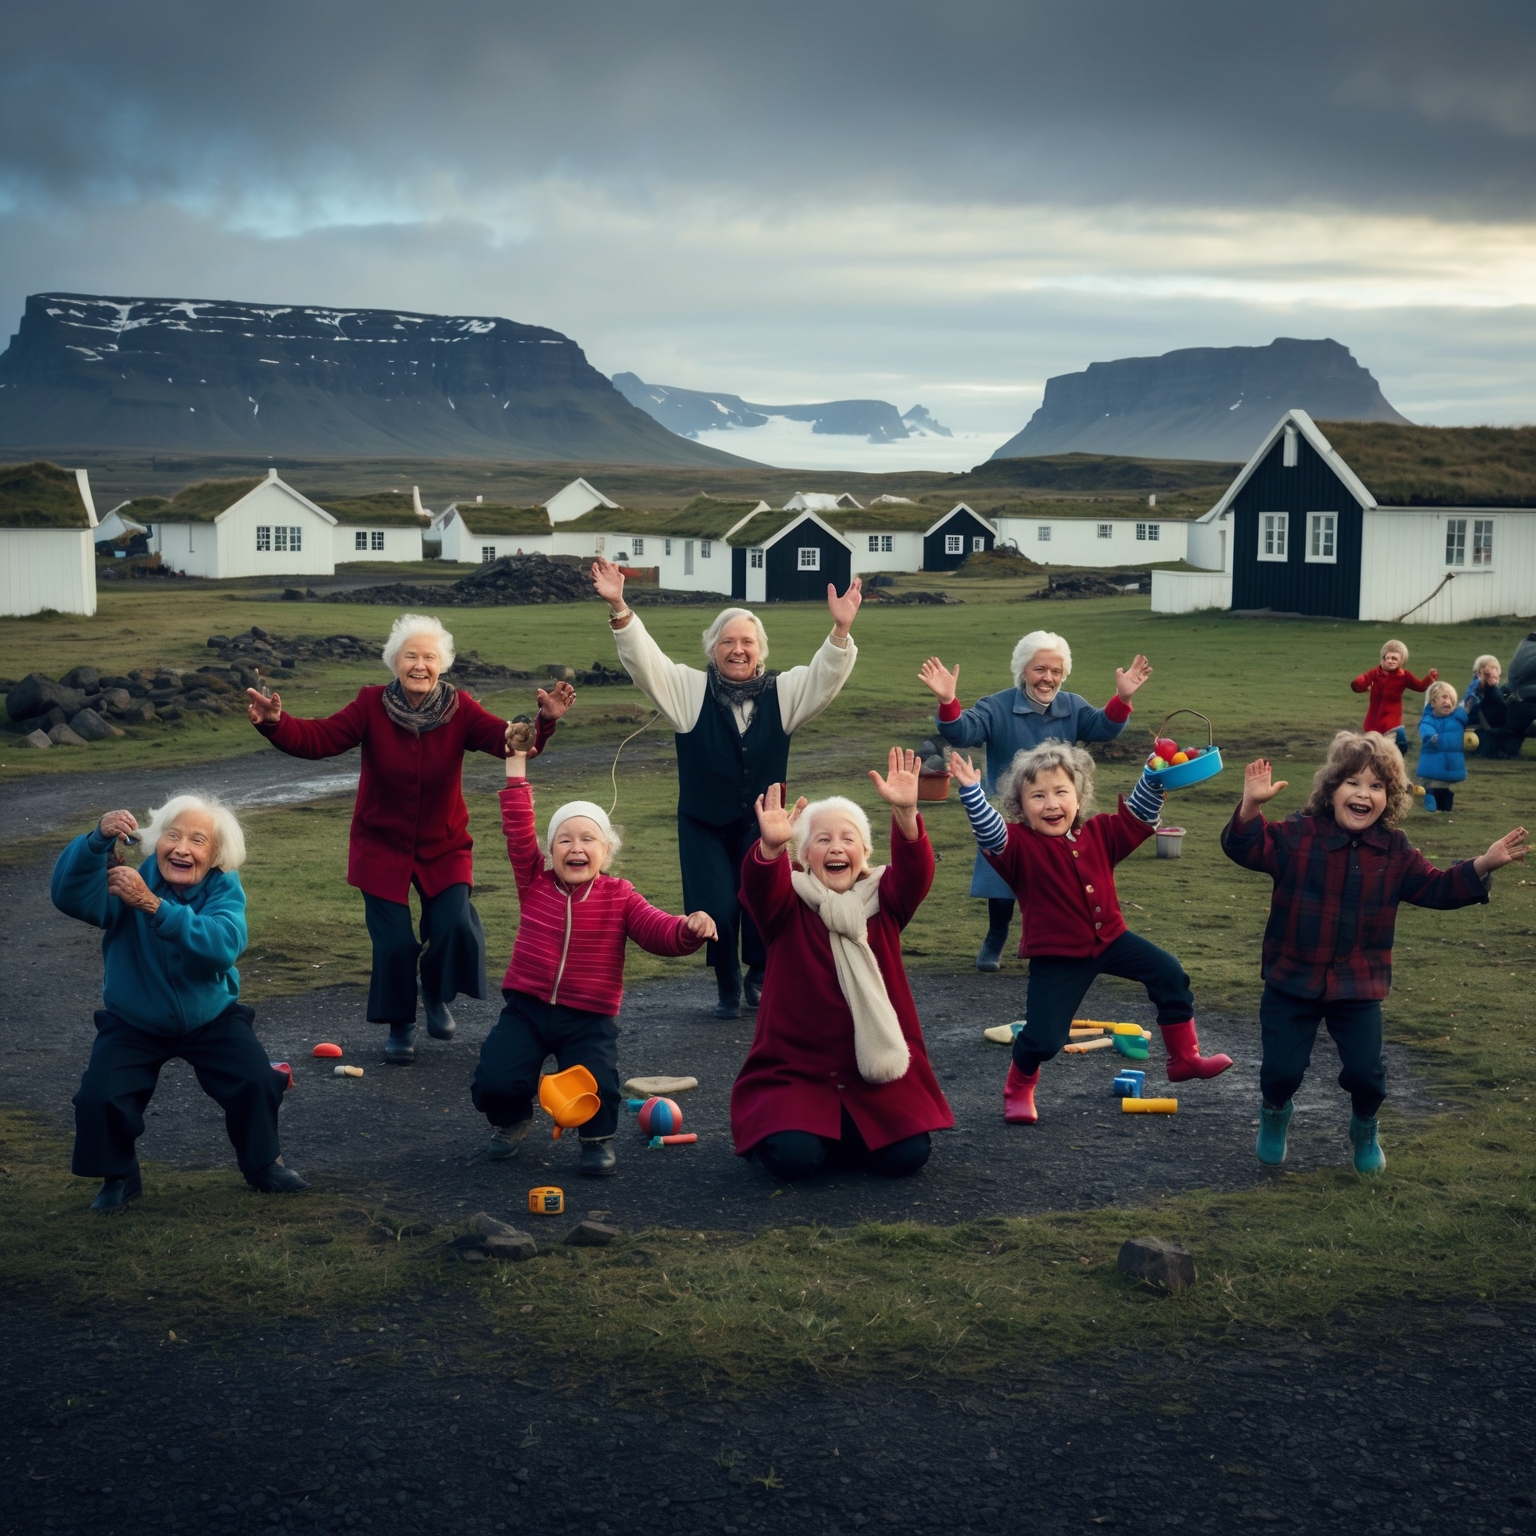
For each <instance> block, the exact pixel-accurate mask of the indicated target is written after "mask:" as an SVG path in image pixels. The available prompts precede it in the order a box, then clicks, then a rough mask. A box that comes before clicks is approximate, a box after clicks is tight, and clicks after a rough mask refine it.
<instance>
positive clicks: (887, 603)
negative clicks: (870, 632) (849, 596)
mask: <svg viewBox="0 0 1536 1536" xmlns="http://www.w3.org/2000/svg"><path fill="white" fill-rule="evenodd" d="M864 601H865V602H866V603H876V604H878V605H879V606H880V607H882V608H902V607H911V606H912V605H913V604H921V605H923V606H925V607H934V608H937V607H940V606H949V605H952V604H957V603H964V602H965V599H964V598H963V597H951V596H950V595H949V593H948V592H892V591H890V590H889V589H888V588H886V587H875V588H873V589H872V590H871V589H866V590H865V593H864Z"/></svg>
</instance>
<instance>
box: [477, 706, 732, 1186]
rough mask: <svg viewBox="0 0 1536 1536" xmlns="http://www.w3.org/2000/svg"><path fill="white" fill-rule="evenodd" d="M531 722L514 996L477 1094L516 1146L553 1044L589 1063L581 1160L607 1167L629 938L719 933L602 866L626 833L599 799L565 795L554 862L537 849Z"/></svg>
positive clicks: (514, 778) (685, 942) (507, 806)
mask: <svg viewBox="0 0 1536 1536" xmlns="http://www.w3.org/2000/svg"><path fill="white" fill-rule="evenodd" d="M532 736H533V729H532V727H531V726H524V727H523V728H522V730H521V731H520V732H519V731H518V729H517V727H516V726H514V727H513V730H512V731H511V732H509V733H508V737H507V741H508V745H509V747H510V748H511V751H510V752H509V755H508V757H507V787H506V788H505V789H504V790H502V792H501V824H502V830H503V831H504V832H505V833H506V837H507V857H508V858H509V859H510V860H511V863H512V873H513V877H514V878H515V880H516V881H517V896H518V901H519V903H520V905H521V907H522V918H521V921H520V922H519V924H518V929H517V941H516V943H515V944H514V945H513V946H512V962H511V964H510V965H509V966H508V967H507V974H506V976H505V977H504V978H503V979H502V983H501V989H502V993H501V995H502V996H503V997H504V998H505V999H506V1006H505V1007H504V1008H503V1009H502V1010H501V1017H500V1018H499V1019H497V1021H496V1023H495V1025H494V1026H493V1027H492V1029H491V1032H490V1034H489V1035H487V1036H486V1038H485V1044H484V1045H482V1046H481V1048H480V1062H479V1065H478V1066H477V1067H476V1068H475V1077H474V1082H473V1083H472V1085H471V1087H470V1097H471V1098H472V1099H473V1100H474V1104H475V1108H476V1109H478V1110H479V1111H480V1112H481V1113H482V1114H483V1115H484V1116H485V1117H486V1119H488V1120H489V1121H490V1122H491V1143H490V1148H489V1155H490V1157H491V1159H492V1161H495V1162H499V1161H502V1160H503V1159H505V1158H509V1157H513V1156H515V1155H516V1153H517V1149H518V1146H519V1145H520V1144H521V1142H522V1139H523V1137H524V1136H526V1135H527V1134H528V1126H529V1125H530V1123H531V1121H532V1116H533V1099H534V1095H535V1094H536V1093H537V1092H538V1087H539V1071H540V1068H541V1067H542V1066H543V1065H544V1058H545V1057H546V1056H548V1055H550V1054H551V1053H553V1055H554V1057H555V1060H556V1062H557V1063H558V1064H559V1067H560V1070H561V1071H562V1072H563V1071H564V1070H565V1069H566V1068H567V1067H572V1066H576V1065H578V1064H579V1065H581V1066H584V1067H586V1069H587V1070H588V1071H589V1072H591V1074H592V1075H593V1077H595V1078H596V1079H597V1089H598V1097H599V1100H600V1101H601V1102H600V1107H599V1109H598V1111H597V1113H596V1115H594V1116H593V1117H592V1119H591V1120H589V1121H588V1122H587V1123H586V1124H585V1125H584V1126H582V1128H581V1160H580V1163H579V1164H578V1171H579V1172H581V1173H584V1174H588V1175H594V1176H600V1175H602V1174H608V1173H612V1172H613V1171H614V1170H615V1168H616V1167H617V1166H618V1160H617V1158H615V1157H614V1154H613V1147H612V1141H613V1134H614V1131H615V1130H617V1128H618V1122H619V1097H620V1095H619V1071H618V1056H619V1053H618V1040H619V1025H618V1020H617V1019H616V1018H615V1017H614V1016H615V1015H616V1014H617V1013H618V1011H619V1004H620V1003H621V1002H622V1001H623V997H624V944H625V941H626V940H627V939H633V940H634V941H635V943H637V944H638V945H639V946H640V947H641V948H642V949H648V950H649V951H650V952H651V953H652V954H653V955H688V954H692V953H693V952H694V951H695V950H696V949H698V948H699V946H700V945H701V944H703V943H704V942H705V940H706V939H712V938H714V936H715V923H714V919H713V918H712V917H710V915H709V914H708V913H707V912H692V913H690V914H689V915H688V916H687V917H673V916H671V915H670V914H669V913H666V912H662V911H661V910H659V909H658V908H656V907H653V906H652V905H651V904H650V903H649V902H648V901H646V899H645V898H644V897H643V896H642V895H641V894H640V893H639V892H638V891H637V890H636V889H635V888H634V886H632V885H631V884H630V883H629V881H628V880H620V879H618V878H617V877H616V876H614V875H609V874H606V873H604V871H605V870H606V868H607V866H608V865H609V864H610V863H611V862H612V861H613V857H614V855H615V854H616V853H618V851H619V848H620V847H621V843H620V841H619V836H618V834H617V833H616V832H615V831H614V829H613V827H612V826H611V825H610V824H609V821H608V817H607V814H606V813H605V812H604V811H603V809H602V807H601V806H597V805H593V804H592V803H591V802H590V801H587V800H573V801H571V802H570V803H569V804H567V805H562V806H561V807H560V809H559V810H557V811H556V812H555V814H554V815H553V816H551V817H550V818H549V831H548V835H547V838H546V842H547V845H548V848H549V866H548V867H547V868H546V867H545V861H544V854H543V852H542V851H541V850H540V848H539V839H538V834H537V832H536V830H535V828H534V820H533V790H532V787H531V786H530V785H529V783H528V777H527V773H528V749H529V747H531V746H532V745H533V740H532Z"/></svg>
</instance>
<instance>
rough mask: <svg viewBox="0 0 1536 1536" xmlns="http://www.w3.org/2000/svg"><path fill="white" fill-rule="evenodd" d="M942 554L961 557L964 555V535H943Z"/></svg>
mask: <svg viewBox="0 0 1536 1536" xmlns="http://www.w3.org/2000/svg"><path fill="white" fill-rule="evenodd" d="M944 553H945V554H946V555H963V554H964V553H965V535H964V534H963V533H946V534H945V535H944Z"/></svg>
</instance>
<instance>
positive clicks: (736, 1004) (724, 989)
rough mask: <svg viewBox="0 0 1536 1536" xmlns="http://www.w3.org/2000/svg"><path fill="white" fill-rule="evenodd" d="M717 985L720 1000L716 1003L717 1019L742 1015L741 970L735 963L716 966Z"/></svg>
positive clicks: (734, 1017) (737, 1017)
mask: <svg viewBox="0 0 1536 1536" xmlns="http://www.w3.org/2000/svg"><path fill="white" fill-rule="evenodd" d="M715 987H716V989H717V991H718V993H719V997H720V1001H719V1002H718V1003H716V1004H715V1017H716V1018H717V1019H739V1018H740V1017H741V971H740V970H739V969H738V968H737V967H736V966H735V965H734V964H732V965H730V966H724V965H722V966H717V967H716V968H715Z"/></svg>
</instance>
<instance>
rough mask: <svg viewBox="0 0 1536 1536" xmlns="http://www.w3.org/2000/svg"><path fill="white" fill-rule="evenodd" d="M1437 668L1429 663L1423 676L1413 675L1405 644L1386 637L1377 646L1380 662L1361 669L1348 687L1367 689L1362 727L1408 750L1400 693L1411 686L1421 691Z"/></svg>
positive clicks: (1358, 691) (1428, 683) (1363, 691)
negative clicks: (1378, 646) (1367, 669)
mask: <svg viewBox="0 0 1536 1536" xmlns="http://www.w3.org/2000/svg"><path fill="white" fill-rule="evenodd" d="M1439 676H1440V674H1439V672H1438V671H1437V670H1436V669H1435V668H1434V667H1431V668H1430V669H1429V671H1428V672H1426V673H1425V674H1424V676H1423V677H1415V676H1414V675H1413V673H1412V672H1410V671H1409V670H1408V647H1407V646H1406V645H1404V644H1403V642H1402V641H1401V640H1388V641H1386V642H1385V643H1384V644H1383V646H1382V648H1381V665H1380V666H1377V667H1372V668H1371V670H1370V671H1369V672H1362V673H1361V674H1360V676H1359V677H1357V678H1355V679H1354V680H1353V681H1352V682H1351V683H1350V685H1349V686H1350V687H1351V688H1352V689H1353V690H1354V692H1356V693H1368V694H1370V696H1371V702H1370V703H1369V704H1368V705H1367V706H1366V710H1365V724H1364V725H1363V726H1361V730H1363V731H1380V732H1381V734H1382V735H1383V736H1391V737H1393V738H1394V739H1395V740H1396V742H1397V750H1398V751H1399V752H1406V751H1407V750H1408V733H1407V731H1405V730H1404V729H1403V694H1404V692H1405V691H1406V690H1407V689H1409V688H1412V689H1413V691H1414V692H1415V693H1423V692H1424V690H1425V689H1426V688H1428V687H1429V685H1430V684H1431V683H1432V682H1434V680H1435V679H1436V678H1437V677H1439Z"/></svg>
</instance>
